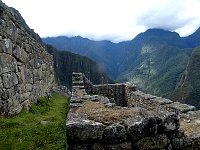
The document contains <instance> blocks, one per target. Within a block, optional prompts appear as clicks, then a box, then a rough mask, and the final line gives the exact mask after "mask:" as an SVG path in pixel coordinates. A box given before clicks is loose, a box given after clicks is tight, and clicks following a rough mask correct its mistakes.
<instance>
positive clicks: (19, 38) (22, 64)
mask: <svg viewBox="0 0 200 150" xmlns="http://www.w3.org/2000/svg"><path fill="white" fill-rule="evenodd" d="M53 83H54V69H53V58H52V56H51V55H49V54H48V53H47V52H46V51H45V48H44V47H43V46H42V45H41V44H39V43H38V42H37V41H36V40H35V39H34V38H32V37H31V36H30V35H29V34H28V33H26V32H25V30H24V29H23V27H21V26H20V25H19V23H18V22H17V20H16V18H15V17H14V12H13V11H12V10H11V9H10V8H8V7H7V6H5V5H4V4H3V3H2V2H1V1H0V116H11V115H15V114H18V113H19V112H20V111H21V110H22V109H28V108H29V105H30V104H31V103H35V102H36V101H37V98H38V97H41V96H45V95H46V94H47V93H48V92H49V91H50V89H51V88H52V86H53Z"/></svg>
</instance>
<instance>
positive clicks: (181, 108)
mask: <svg viewBox="0 0 200 150" xmlns="http://www.w3.org/2000/svg"><path fill="white" fill-rule="evenodd" d="M166 106H167V107H168V108H171V109H173V110H174V111H176V112H177V113H180V112H181V113H186V112H188V111H191V110H195V109H196V108H195V107H194V106H192V105H187V104H182V103H179V102H174V103H171V104H168V105H166Z"/></svg>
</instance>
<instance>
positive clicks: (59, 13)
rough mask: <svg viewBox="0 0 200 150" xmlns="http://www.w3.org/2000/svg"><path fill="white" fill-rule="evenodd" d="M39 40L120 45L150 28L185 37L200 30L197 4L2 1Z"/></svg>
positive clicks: (178, 0) (191, 0)
mask: <svg viewBox="0 0 200 150" xmlns="http://www.w3.org/2000/svg"><path fill="white" fill-rule="evenodd" d="M2 1H3V2H4V3H5V4H7V5H8V6H10V7H14V8H15V9H17V10H18V11H19V12H20V13H21V15H22V17H23V18H24V19H25V21H26V23H27V24H28V25H29V27H30V28H32V29H34V31H35V32H36V33H38V34H39V35H40V36H41V37H52V36H59V35H65V36H68V37H71V36H78V35H80V36H82V37H87V38H89V39H92V40H111V41H113V42H120V41H125V40H131V39H133V38H134V37H135V36H136V35H137V34H139V33H141V32H144V31H146V30H147V29H149V28H162V29H165V30H170V31H175V32H178V33H179V34H180V36H187V35H190V34H191V33H193V32H194V31H195V30H196V29H197V28H198V27H200V0H2Z"/></svg>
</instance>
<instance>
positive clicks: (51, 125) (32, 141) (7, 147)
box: [0, 94, 69, 150]
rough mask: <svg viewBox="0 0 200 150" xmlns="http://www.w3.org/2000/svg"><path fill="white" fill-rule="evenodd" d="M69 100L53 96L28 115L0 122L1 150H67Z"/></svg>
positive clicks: (40, 102)
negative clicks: (66, 132)
mask: <svg viewBox="0 0 200 150" xmlns="http://www.w3.org/2000/svg"><path fill="white" fill-rule="evenodd" d="M68 104H69V99H68V98H66V97H64V96H60V95H58V94H53V96H52V98H50V100H48V99H45V98H41V99H39V100H38V104H37V105H33V106H32V107H31V108H30V111H29V112H23V113H21V114H19V115H17V116H15V117H13V118H0V150H18V149H19V150H25V149H26V150H30V149H31V150H32V149H34V150H36V149H37V150H39V149H45V150H54V149H65V144H66V136H65V121H66V115H67V112H68Z"/></svg>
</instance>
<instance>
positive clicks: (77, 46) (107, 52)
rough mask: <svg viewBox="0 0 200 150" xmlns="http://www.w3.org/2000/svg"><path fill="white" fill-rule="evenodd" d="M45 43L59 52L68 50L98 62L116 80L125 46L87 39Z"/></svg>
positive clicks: (57, 39)
mask: <svg viewBox="0 0 200 150" xmlns="http://www.w3.org/2000/svg"><path fill="white" fill-rule="evenodd" d="M42 40H43V41H44V42H45V43H47V44H50V45H53V46H54V47H56V48H57V49H58V50H65V51H66V50H67V51H70V52H73V53H76V54H79V55H82V56H87V57H89V58H90V59H92V60H94V61H96V62H97V63H98V64H99V65H100V66H101V68H102V69H103V70H105V71H106V72H107V73H108V74H109V76H110V77H111V78H112V79H115V78H116V75H117V72H116V71H117V68H116V65H117V64H116V62H118V61H119V57H120V56H121V53H122V51H121V49H122V48H121V47H122V46H124V45H123V44H115V43H112V42H110V41H92V40H89V39H87V38H82V37H80V36H77V37H71V38H68V37H64V36H59V37H53V38H43V39H42Z"/></svg>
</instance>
